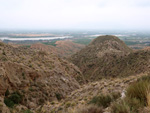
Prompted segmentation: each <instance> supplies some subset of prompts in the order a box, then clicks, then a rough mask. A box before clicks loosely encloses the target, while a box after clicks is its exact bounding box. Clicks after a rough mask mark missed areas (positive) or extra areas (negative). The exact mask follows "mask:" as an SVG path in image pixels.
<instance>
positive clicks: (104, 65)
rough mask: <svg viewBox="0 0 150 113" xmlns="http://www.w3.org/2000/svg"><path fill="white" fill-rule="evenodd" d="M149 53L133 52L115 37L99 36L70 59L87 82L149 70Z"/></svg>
mask: <svg viewBox="0 0 150 113" xmlns="http://www.w3.org/2000/svg"><path fill="white" fill-rule="evenodd" d="M149 59H150V51H149V50H140V51H136V52H134V51H133V50H132V49H130V48H129V47H128V46H127V45H125V43H124V42H123V41H121V40H120V39H119V38H117V37H115V36H109V35H106V36H99V37H97V38H96V39H95V40H93V41H92V42H91V43H90V44H89V45H88V46H87V47H85V48H83V49H82V50H80V51H79V52H77V53H76V54H74V55H73V56H72V57H71V61H72V62H73V63H74V64H75V65H77V66H78V67H79V68H80V69H81V71H82V72H83V74H84V76H85V78H86V79H87V80H88V81H93V80H98V79H101V78H102V77H106V76H127V75H132V74H137V73H141V72H145V71H149V69H150V61H149Z"/></svg>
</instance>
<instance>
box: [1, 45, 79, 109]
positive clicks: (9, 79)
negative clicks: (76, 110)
mask: <svg viewBox="0 0 150 113" xmlns="http://www.w3.org/2000/svg"><path fill="white" fill-rule="evenodd" d="M79 77H81V78H82V74H81V72H80V71H79V69H78V68H77V67H76V66H75V65H73V64H71V63H69V62H67V61H66V60H63V59H60V58H58V57H57V56H56V55H55V54H53V53H46V52H44V51H35V50H30V49H27V48H14V47H12V46H9V45H5V44H3V45H1V46H0V95H1V96H4V95H5V92H6V90H7V89H8V90H9V91H10V92H14V91H19V92H20V93H22V94H23V95H24V100H23V102H22V103H23V105H26V106H27V107H31V106H32V107H33V106H34V107H37V106H38V105H41V104H43V103H44V102H45V101H52V100H56V99H57V96H56V95H60V96H61V98H65V96H66V95H68V94H70V92H71V91H73V90H75V89H78V88H79V87H80V85H79V83H78V82H77V78H79ZM29 103H30V104H29ZM33 103H34V104H33ZM28 105H30V106H28Z"/></svg>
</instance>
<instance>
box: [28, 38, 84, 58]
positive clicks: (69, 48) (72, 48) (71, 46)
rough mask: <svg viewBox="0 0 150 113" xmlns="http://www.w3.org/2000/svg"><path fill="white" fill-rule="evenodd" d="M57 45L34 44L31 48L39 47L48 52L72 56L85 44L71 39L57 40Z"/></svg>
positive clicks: (61, 55) (60, 55)
mask: <svg viewBox="0 0 150 113" xmlns="http://www.w3.org/2000/svg"><path fill="white" fill-rule="evenodd" d="M55 44H56V46H51V45H44V44H41V43H39V44H32V45H31V48H33V49H38V50H42V51H46V52H53V53H55V54H56V55H58V56H59V57H65V58H66V57H70V56H71V55H73V54H75V53H76V52H78V51H79V50H81V49H82V48H84V47H85V46H84V45H82V44H77V43H74V42H72V41H71V40H61V41H57V42H56V43H55Z"/></svg>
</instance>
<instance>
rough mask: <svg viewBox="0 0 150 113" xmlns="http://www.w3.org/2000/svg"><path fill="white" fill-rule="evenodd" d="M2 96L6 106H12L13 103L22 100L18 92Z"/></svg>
mask: <svg viewBox="0 0 150 113" xmlns="http://www.w3.org/2000/svg"><path fill="white" fill-rule="evenodd" d="M7 96H8V97H5V98H4V103H5V104H6V106H8V107H11V108H12V107H13V106H14V104H19V103H20V102H21V101H22V95H21V94H20V93H19V92H14V93H11V94H10V95H7Z"/></svg>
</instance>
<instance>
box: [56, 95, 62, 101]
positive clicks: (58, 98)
mask: <svg viewBox="0 0 150 113" xmlns="http://www.w3.org/2000/svg"><path fill="white" fill-rule="evenodd" d="M55 95H56V98H57V100H58V101H60V100H61V99H62V98H63V96H62V94H60V93H55Z"/></svg>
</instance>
